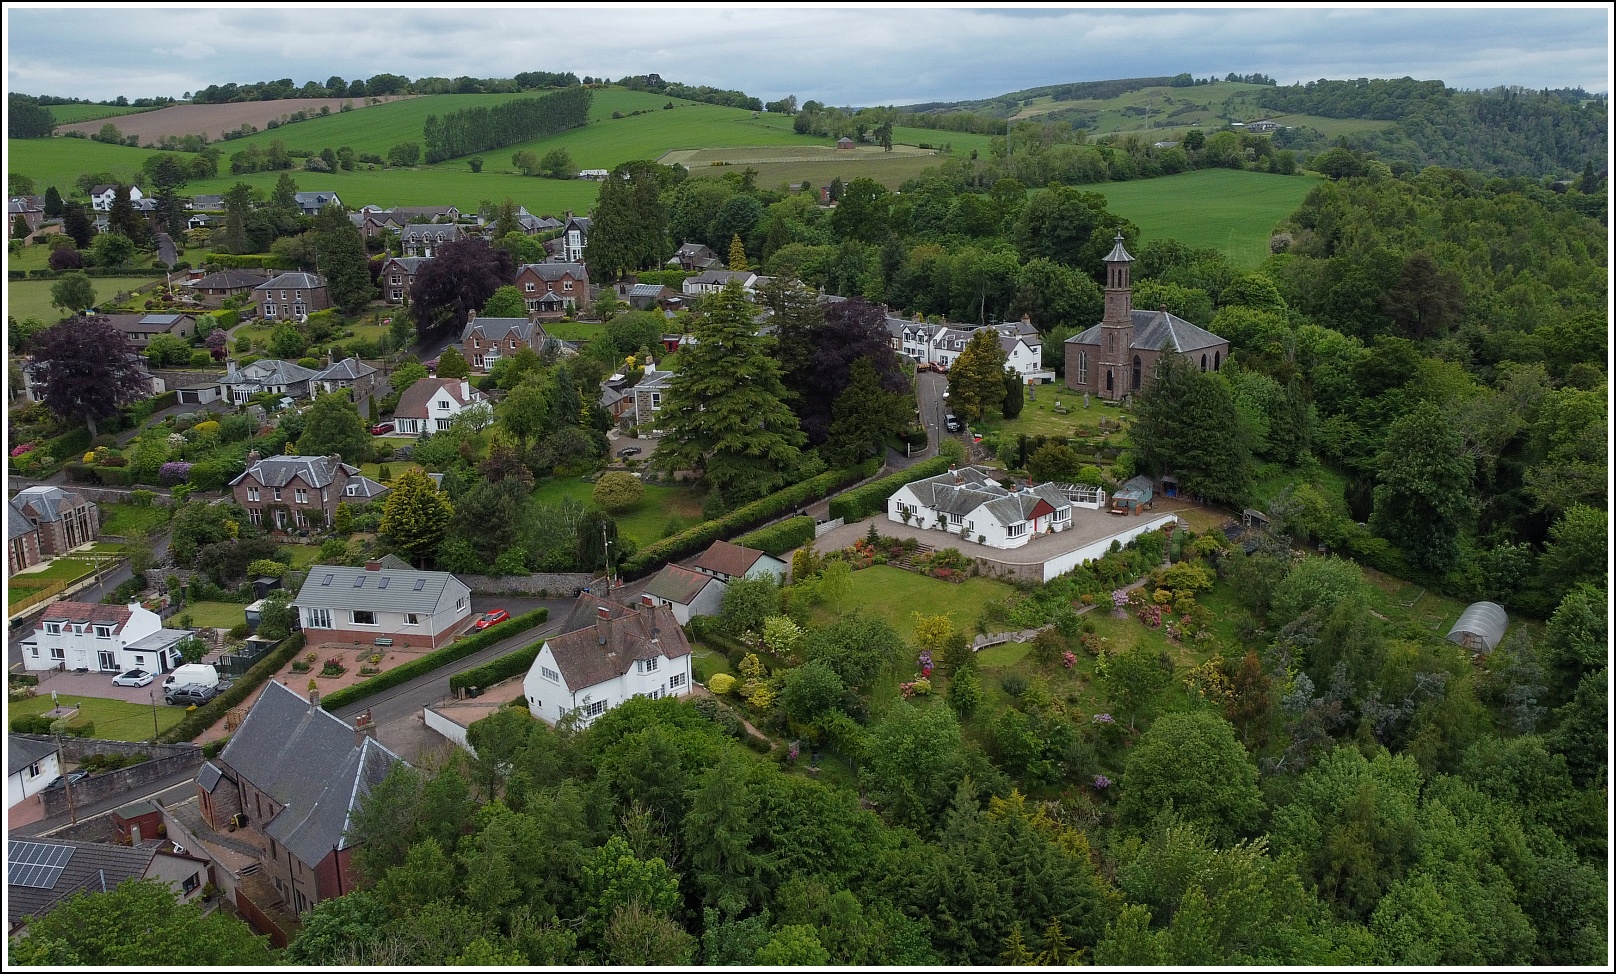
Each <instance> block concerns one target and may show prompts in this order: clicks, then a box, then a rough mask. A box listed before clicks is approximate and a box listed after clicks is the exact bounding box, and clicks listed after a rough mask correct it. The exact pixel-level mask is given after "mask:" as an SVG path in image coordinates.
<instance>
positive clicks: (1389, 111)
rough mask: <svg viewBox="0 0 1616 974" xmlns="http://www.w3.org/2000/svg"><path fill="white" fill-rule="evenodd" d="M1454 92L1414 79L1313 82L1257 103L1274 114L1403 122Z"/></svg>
mask: <svg viewBox="0 0 1616 974" xmlns="http://www.w3.org/2000/svg"><path fill="white" fill-rule="evenodd" d="M1452 95H1453V92H1452V91H1451V90H1449V88H1448V86H1447V85H1445V84H1443V83H1442V82H1440V81H1415V80H1414V79H1413V78H1397V79H1393V80H1387V79H1383V78H1375V79H1372V80H1371V79H1369V78H1359V79H1357V80H1356V81H1329V80H1322V79H1321V80H1319V81H1309V82H1308V83H1307V84H1305V85H1286V86H1284V87H1282V88H1281V87H1276V88H1273V89H1271V90H1269V91H1264V92H1261V93H1259V94H1258V95H1257V104H1259V105H1261V106H1262V107H1264V108H1266V109H1268V110H1269V111H1271V112H1295V113H1298V114H1302V115H1323V116H1324V117H1325V118H1378V119H1386V120H1393V119H1400V118H1404V117H1406V116H1408V115H1410V114H1412V113H1413V112H1414V111H1415V110H1416V109H1418V108H1420V107H1422V106H1425V105H1426V104H1428V103H1430V102H1442V101H1446V100H1448V99H1449V98H1451V97H1452Z"/></svg>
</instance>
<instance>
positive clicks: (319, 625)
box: [304, 608, 331, 629]
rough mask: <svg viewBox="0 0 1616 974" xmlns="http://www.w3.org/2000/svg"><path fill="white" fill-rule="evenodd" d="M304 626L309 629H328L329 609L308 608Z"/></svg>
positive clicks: (329, 626) (329, 620)
mask: <svg viewBox="0 0 1616 974" xmlns="http://www.w3.org/2000/svg"><path fill="white" fill-rule="evenodd" d="M304 626H305V627H306V628H309V629H330V628H331V610H330V609H325V608H310V609H309V610H308V618H307V620H306V621H305V622H304Z"/></svg>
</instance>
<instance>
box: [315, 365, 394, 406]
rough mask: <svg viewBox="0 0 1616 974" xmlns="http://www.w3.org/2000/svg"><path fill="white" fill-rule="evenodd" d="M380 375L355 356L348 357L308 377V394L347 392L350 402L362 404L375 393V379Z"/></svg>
mask: <svg viewBox="0 0 1616 974" xmlns="http://www.w3.org/2000/svg"><path fill="white" fill-rule="evenodd" d="M380 374H381V373H379V372H377V371H376V369H375V368H374V367H372V366H369V365H366V364H365V363H364V362H361V361H360V360H359V359H358V358H357V357H355V356H352V355H350V356H348V357H347V358H345V359H343V360H342V361H340V362H332V363H331V364H330V365H328V366H326V367H325V368H323V369H321V370H320V371H318V372H316V373H314V374H313V375H312V376H310V377H309V392H310V394H318V393H322V392H338V391H344V390H345V391H347V393H348V399H349V401H350V402H363V401H364V400H365V397H366V396H368V395H370V394H371V393H373V392H375V391H376V382H377V379H376V377H377V376H378V375H380Z"/></svg>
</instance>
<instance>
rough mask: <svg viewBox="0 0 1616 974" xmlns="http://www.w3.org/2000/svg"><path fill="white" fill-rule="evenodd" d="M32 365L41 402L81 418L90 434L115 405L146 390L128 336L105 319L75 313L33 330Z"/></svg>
mask: <svg viewBox="0 0 1616 974" xmlns="http://www.w3.org/2000/svg"><path fill="white" fill-rule="evenodd" d="M31 367H32V368H33V370H34V382H35V383H36V384H38V385H39V386H40V387H41V389H42V390H43V391H42V394H41V398H42V399H43V401H44V403H45V408H47V409H49V410H50V411H51V412H53V413H55V414H56V415H57V417H59V418H61V419H63V420H68V421H73V420H77V421H79V422H82V423H83V424H84V425H85V426H87V427H89V430H90V435H91V436H95V435H96V434H97V433H98V432H99V430H98V428H97V424H99V423H100V422H101V421H102V420H104V419H107V418H109V417H111V416H113V415H116V414H117V412H118V408H119V407H121V406H126V405H128V404H129V403H132V402H134V401H136V400H137V399H143V398H145V397H146V396H149V395H151V386H150V384H149V379H148V378H147V376H146V372H145V369H144V367H143V366H142V364H141V361H140V359H139V357H137V356H136V355H135V350H134V348H133V347H132V346H131V345H130V344H129V339H128V337H127V336H125V335H124V333H123V332H122V331H119V330H118V329H117V328H114V327H113V326H112V324H111V323H110V322H107V321H105V320H104V319H101V320H98V319H95V318H89V319H84V318H75V319H73V320H71V321H64V322H62V323H61V324H59V325H56V326H55V327H52V328H48V329H46V330H45V331H42V332H40V333H39V334H38V335H35V336H34V361H33V364H32V366H31Z"/></svg>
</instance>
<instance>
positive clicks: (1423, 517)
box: [1371, 402, 1476, 571]
mask: <svg viewBox="0 0 1616 974" xmlns="http://www.w3.org/2000/svg"><path fill="white" fill-rule="evenodd" d="M1385 443H1386V445H1385V448H1384V449H1383V450H1382V451H1381V453H1380V455H1379V456H1378V457H1376V458H1375V471H1376V474H1375V476H1376V480H1377V481H1378V484H1377V485H1376V487H1375V512H1374V515H1373V517H1372V518H1371V523H1372V525H1373V526H1374V528H1375V530H1376V531H1377V532H1378V533H1379V534H1380V535H1381V536H1382V537H1386V538H1389V539H1391V540H1392V541H1393V542H1395V543H1396V544H1397V545H1398V546H1399V547H1401V548H1402V549H1403V550H1404V552H1406V553H1407V554H1408V556H1409V559H1410V560H1411V561H1413V562H1414V563H1415V564H1417V565H1419V566H1420V567H1422V568H1426V569H1429V570H1432V571H1441V570H1443V569H1444V568H1446V567H1447V566H1448V565H1450V564H1452V563H1453V559H1454V556H1455V555H1456V554H1457V553H1458V550H1459V547H1458V541H1459V530H1460V528H1461V527H1462V526H1463V525H1464V522H1465V520H1466V519H1467V518H1468V517H1469V515H1470V513H1471V511H1472V502H1471V498H1470V483H1471V479H1472V477H1473V476H1474V474H1475V467H1476V464H1475V460H1474V458H1472V457H1471V456H1469V455H1468V454H1467V453H1466V452H1465V449H1464V437H1463V436H1462V435H1461V434H1460V432H1459V430H1458V428H1457V427H1456V426H1455V424H1454V422H1453V420H1452V418H1451V416H1450V415H1449V413H1448V411H1447V410H1445V409H1443V407H1441V406H1440V405H1438V404H1436V403H1431V402H1426V403H1421V404H1420V405H1418V406H1416V407H1415V408H1414V409H1413V410H1411V411H1410V412H1408V413H1407V414H1405V415H1403V416H1402V417H1401V418H1399V419H1397V420H1394V421H1393V422H1392V424H1391V425H1390V426H1389V427H1387V429H1386V441H1385Z"/></svg>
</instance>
